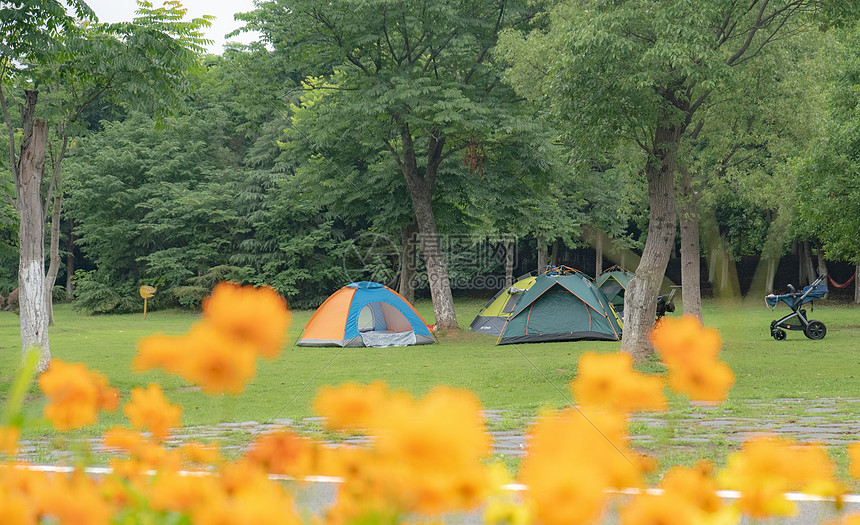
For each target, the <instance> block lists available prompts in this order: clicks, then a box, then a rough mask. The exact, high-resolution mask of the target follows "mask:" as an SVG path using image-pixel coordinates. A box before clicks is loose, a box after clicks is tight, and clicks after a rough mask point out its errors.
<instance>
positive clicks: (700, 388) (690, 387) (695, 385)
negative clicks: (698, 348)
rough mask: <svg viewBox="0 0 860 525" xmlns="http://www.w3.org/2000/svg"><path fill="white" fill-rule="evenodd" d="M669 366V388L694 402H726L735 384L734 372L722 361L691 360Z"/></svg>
mask: <svg viewBox="0 0 860 525" xmlns="http://www.w3.org/2000/svg"><path fill="white" fill-rule="evenodd" d="M667 366H668V367H669V378H668V384H669V388H671V389H672V390H674V391H675V392H679V393H682V394H687V395H688V396H689V397H690V399H692V400H693V401H710V402H721V401H724V400H725V399H726V395H727V394H728V391H729V388H731V386H732V385H733V384H734V382H735V374H734V372H732V370H731V368H729V367H728V366H727V365H726V364H725V363H723V362H720V361H702V360H689V361H685V362H684V363H683V364H675V365H668V364H667Z"/></svg>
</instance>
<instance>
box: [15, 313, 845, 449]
mask: <svg viewBox="0 0 860 525" xmlns="http://www.w3.org/2000/svg"><path fill="white" fill-rule="evenodd" d="M481 306H483V301H477V300H460V301H458V303H457V313H458V317H459V319H460V323H461V325H462V326H463V327H468V325H469V323H470V322H471V320H472V318H473V317H474V316H475V314H476V313H477V312H478V310H479V309H480V308H481ZM417 307H418V309H419V311H420V313H421V314H422V316H423V317H424V319H425V320H426V321H427V322H432V318H433V315H432V307H431V305H430V304H429V302H424V301H419V302H418V304H417ZM679 311H680V309H679ZM786 312H788V309H787V308H777V310H776V311H771V310H770V309H768V308H766V307H765V306H764V304H763V301H761V302H759V301H756V302H755V303H751V304H721V303H716V302H707V303H706V305H705V320H706V324H707V325H709V326H714V327H716V328H718V329H719V330H720V332H721V333H722V336H723V339H724V346H723V352H722V358H723V359H724V360H725V361H726V362H727V363H728V364H729V365H730V366H731V367H732V369H733V370H734V372H735V374H736V376H737V380H736V384H735V386H734V388H733V389H732V390H731V392H730V395H729V399H728V400H727V402H726V403H725V404H724V405H723V406H722V407H720V408H719V412H718V414H719V415H721V416H732V417H749V418H756V417H764V416H766V415H767V412H768V410H769V408H768V404H767V402H769V401H774V400H783V399H785V398H789V399H790V401H787V402H786V403H788V408H787V410H788V411H792V410H795V411H797V413H798V414H800V413H802V411H803V410H804V409H805V407H807V406H810V405H811V404H814V403H815V402H816V400H819V399H822V398H825V399H831V398H838V399H843V398H844V399H846V400H851V399H857V398H860V308H857V307H854V306H846V305H836V304H832V303H828V302H826V301H822V302H820V303H817V304H816V310H815V312H813V313H812V314H811V316H812V317H814V318H817V319H820V320H822V321H824V322H825V323H826V324H827V327H828V334H827V337H826V338H825V339H824V340H822V341H810V340H808V339H806V337H804V336H803V334H802V333H801V332H789V334H788V339H787V340H786V341H782V342H777V341H774V340H773V339H772V338H771V337H770V336H769V326H770V321H771V320H772V319H775V318H778V317H781V316H782V315H784V314H785V313H786ZM311 313H312V312H309V311H296V312H294V317H293V324H292V327H291V330H290V334H289V343H288V345H287V346H286V348H284V350H283V352H282V353H281V355H280V357H278V358H277V359H276V360H274V361H266V360H262V361H259V363H258V371H257V376H256V378H255V379H254V380H253V382H252V383H251V384H250V385H249V386H248V387H247V389H246V391H245V393H243V394H242V395H240V396H224V397H214V398H213V397H207V396H205V395H203V394H202V393H201V392H200V391H199V390H198V389H197V388H194V387H193V386H191V385H188V384H187V383H185V382H184V381H183V380H181V379H177V378H175V377H172V376H168V375H166V374H163V373H161V372H158V371H153V372H148V373H143V374H138V373H134V372H132V371H130V367H129V365H130V363H131V360H132V358H133V357H134V354H135V351H136V349H135V344H136V341H137V340H138V339H140V338H141V337H143V336H146V335H148V334H152V333H156V332H164V333H177V334H178V333H182V332H184V331H185V330H186V329H187V328H188V327H189V326H190V325H191V324H192V323H193V322H194V321H195V320H196V319H197V315H195V314H192V313H188V312H175V311H164V312H151V313H150V314H149V315H148V316H147V318H146V319H145V320H144V319H143V318H142V315H122V316H85V315H81V314H79V313H77V312H75V311H74V310H72V309H71V308H70V307H69V306H68V305H60V306H58V307H57V308H56V313H55V315H56V325H55V326H54V327H52V329H51V351H52V355H53V357H55V358H58V359H63V360H67V361H77V362H83V363H86V364H87V365H88V366H90V367H91V368H94V369H96V370H99V371H101V372H103V373H105V374H106V375H107V376H108V377H109V378H110V382H111V385H113V386H116V387H118V388H119V389H120V391H121V394H122V395H123V398H124V399H128V392H129V391H130V390H131V388H133V387H135V386H145V385H147V384H148V383H150V382H158V383H160V384H161V385H162V387H163V388H164V390H165V393H166V395H167V396H168V397H169V398H170V399H171V400H172V401H173V402H178V403H181V404H182V405H183V406H184V413H183V423H184V424H185V425H186V426H188V425H211V424H215V423H219V422H241V421H258V422H266V421H269V420H271V419H284V418H303V417H307V416H311V415H313V414H312V411H311V409H310V403H311V400H312V399H313V397H314V395H315V392H316V391H317V389H318V388H319V387H320V386H322V385H330V384H340V383H343V382H345V381H357V382H362V383H366V382H370V381H374V380H383V381H386V382H388V383H389V384H390V385H391V386H392V387H395V388H403V389H406V390H409V391H411V392H413V393H414V394H416V395H420V394H423V393H425V392H427V391H428V390H429V389H430V388H432V387H433V386H434V385H437V384H446V385H452V386H456V387H462V388H468V389H470V390H472V391H474V392H475V393H476V394H477V395H478V396H479V397H480V399H481V401H482V402H483V404H484V407H485V408H487V409H494V410H503V411H505V412H504V413H505V417H504V420H503V421H502V422H501V423H498V424H497V427H498V428H502V429H506V430H522V429H524V427H525V426H526V425H527V424H528V422H529V421H530V420H531V418H532V417H533V416H534V415H535V414H536V413H537V412H538V411H539V409H540V408H542V407H558V406H563V405H566V404H569V403H571V398H570V394H569V391H568V388H567V384H568V383H569V382H570V380H571V379H572V378H573V377H574V375H575V372H576V364H577V360H578V358H579V356H580V355H581V354H582V353H584V352H586V351H597V352H613V351H616V350H618V349H619V343H617V342H591V341H583V342H566V343H543V344H523V345H509V346H500V347H497V346H495V344H494V343H495V338H493V337H489V336H484V335H479V334H473V333H471V332H467V331H463V332H459V333H449V334H440V342H441V344H438V345H426V346H418V347H408V348H381V349H378V348H347V349H340V348H299V347H296V346H294V343H295V341H296V340H298V338H299V336H300V334H301V328H302V327H303V326H304V324H305V323H306V322H307V320H308V319H309V318H310V315H311ZM0 347H2V351H0V379H2V381H1V382H0V396H2V395H5V390H6V388H8V384H9V382H10V379H11V378H12V377H14V375H15V372H16V368H17V366H18V362H19V359H20V342H19V335H18V317H17V316H16V315H14V314H12V313H8V312H0ZM642 368H643V370H645V371H649V372H661V371H662V367H661V366H660V364H659V363H657V362H654V363H646V364H645V365H643V367H642ZM838 399H837V403H836V404H837V406H839V409H838V413H837V414H830V417H836V418H842V419H847V420H853V421H856V420H857V419H858V417H860V403H857V402H846V403H840V402H838ZM674 405H675V406H689V405H687V404H686V403H684V402H682V401H678V400H676V402H675V403H674ZM42 406H43V400H42V399H41V397H40V396H39V392H38V390H37V389H35V388H34V389H32V391H31V395H30V396H29V398H28V401H27V403H26V410H27V412H28V413H30V414H33V415H34V416H36V415H38V414H39V413H40V411H41V407H42ZM694 409H695V407H693V408H692V410H694ZM682 410H685V409H682ZM121 423H124V417H123V416H122V414H121V411H117V413H114V414H106V416H105V417H104V418H103V422H101V423H100V424H99V425H98V426H97V427H96V428H93V429H92V432H100V431H101V430H103V429H104V428H106V427H108V426H110V425H113V424H121ZM499 425H501V426H500V427H499ZM658 437H659V436H658ZM854 439H857V437H856V436H855V437H854ZM663 452H664V453H667V452H666V451H663ZM712 455H715V456H720V455H721V454H720V453H719V452H717V453H714V454H712ZM683 460H684V458H677V461H678V462H683Z"/></svg>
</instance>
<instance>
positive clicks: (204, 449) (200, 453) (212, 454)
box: [179, 441, 221, 465]
mask: <svg viewBox="0 0 860 525" xmlns="http://www.w3.org/2000/svg"><path fill="white" fill-rule="evenodd" d="M179 452H180V454H182V458H183V459H184V460H185V461H188V462H191V463H202V464H204V465H211V464H213V463H216V462H218V460H219V459H220V458H221V455H220V454H219V453H218V447H217V446H213V445H204V444H203V443H199V442H197V441H189V442H187V443H184V444H183V445H182V446H181V447H179Z"/></svg>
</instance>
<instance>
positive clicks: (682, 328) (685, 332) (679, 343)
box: [650, 315, 723, 364]
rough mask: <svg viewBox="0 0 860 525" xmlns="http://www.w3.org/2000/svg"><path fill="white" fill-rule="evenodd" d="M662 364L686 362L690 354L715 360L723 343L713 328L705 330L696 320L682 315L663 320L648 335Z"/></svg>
mask: <svg viewBox="0 0 860 525" xmlns="http://www.w3.org/2000/svg"><path fill="white" fill-rule="evenodd" d="M650 338H651V343H652V344H653V345H654V347H655V348H656V349H657V352H658V353H659V354H660V357H661V358H662V359H663V362H665V363H666V364H669V362H670V361H677V360H682V361H683V360H686V359H688V358H689V356H690V355H691V354H697V355H699V356H701V357H702V358H707V359H711V360H713V359H716V358H717V357H719V354H720V346H722V344H723V342H722V339H721V338H720V333H719V332H718V331H717V330H716V329H714V328H705V327H703V326H702V323H701V321H699V319H698V318H696V317H693V316H691V315H684V316H681V317H680V318H670V317H665V318H663V320H662V322H661V323H660V325H659V326H657V327H656V328H655V329H654V330H653V331H652V332H651V335H650Z"/></svg>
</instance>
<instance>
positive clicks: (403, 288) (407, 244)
mask: <svg viewBox="0 0 860 525" xmlns="http://www.w3.org/2000/svg"><path fill="white" fill-rule="evenodd" d="M417 233H418V223H416V222H415V221H414V220H413V221H412V223H411V224H409V226H404V227H403V229H401V231H400V246H401V247H402V252H401V254H402V256H401V259H400V286H399V287H398V292H399V293H400V295H402V296H403V298H404V299H406V300H407V301H409V302H410V303H414V302H415V256H416V254H415V243H416V241H417V240H418V239H416V234H417Z"/></svg>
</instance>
